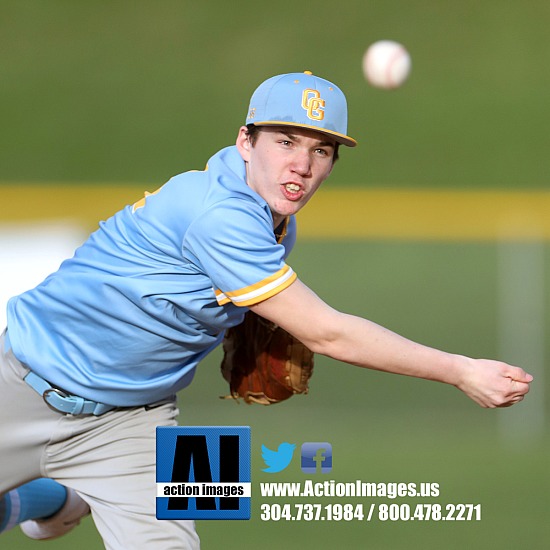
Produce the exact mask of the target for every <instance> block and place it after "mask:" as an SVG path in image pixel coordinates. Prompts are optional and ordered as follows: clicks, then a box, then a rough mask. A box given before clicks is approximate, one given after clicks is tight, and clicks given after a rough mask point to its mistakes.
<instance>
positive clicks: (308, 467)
mask: <svg viewBox="0 0 550 550" xmlns="http://www.w3.org/2000/svg"><path fill="white" fill-rule="evenodd" d="M319 471H320V472H321V473H322V474H328V473H329V472H331V471H332V445H331V444H330V443H326V442H324V443H304V444H303V445H302V472H304V473H305V474H316V473H318V472H319Z"/></svg>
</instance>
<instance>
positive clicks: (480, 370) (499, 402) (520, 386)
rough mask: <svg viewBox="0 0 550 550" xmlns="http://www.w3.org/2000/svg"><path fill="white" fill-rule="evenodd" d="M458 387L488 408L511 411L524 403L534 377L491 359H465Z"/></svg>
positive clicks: (517, 368) (519, 369)
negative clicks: (510, 408) (511, 408)
mask: <svg viewBox="0 0 550 550" xmlns="http://www.w3.org/2000/svg"><path fill="white" fill-rule="evenodd" d="M464 359H465V365H464V370H463V376H462V378H461V380H460V382H459V383H458V384H456V387H457V388H458V389H460V390H462V391H463V392H464V393H465V394H466V395H467V396H468V397H470V399H473V400H474V401H475V402H476V403H478V404H479V405H481V406H482V407H486V408H495V407H510V406H511V405H514V404H516V403H519V402H520V401H522V400H523V398H524V397H525V395H526V394H527V393H528V392H529V384H530V383H531V382H532V381H533V377H532V376H531V375H530V374H528V373H526V372H525V371H524V370H523V369H521V368H519V367H514V366H512V365H508V364H507V363H502V362H500V361H492V360H489V359H470V358H466V357H465V358H464Z"/></svg>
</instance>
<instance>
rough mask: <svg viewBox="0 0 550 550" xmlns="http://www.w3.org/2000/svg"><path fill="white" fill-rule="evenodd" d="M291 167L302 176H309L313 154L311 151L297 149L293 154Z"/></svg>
mask: <svg viewBox="0 0 550 550" xmlns="http://www.w3.org/2000/svg"><path fill="white" fill-rule="evenodd" d="M290 168H291V170H292V171H293V172H295V173H296V174H298V175H300V176H302V177H305V176H309V175H310V173H311V156H310V153H309V151H307V150H300V149H297V150H296V151H295V152H294V154H293V156H292V160H291V165H290Z"/></svg>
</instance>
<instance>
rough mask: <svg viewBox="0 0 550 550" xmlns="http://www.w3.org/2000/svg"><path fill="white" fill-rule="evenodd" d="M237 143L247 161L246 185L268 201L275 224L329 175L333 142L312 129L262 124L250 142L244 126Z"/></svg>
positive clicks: (311, 193) (306, 197)
mask: <svg viewBox="0 0 550 550" xmlns="http://www.w3.org/2000/svg"><path fill="white" fill-rule="evenodd" d="M237 147H238V148H239V151H240V153H241V156H242V157H243V159H244V160H245V162H246V173H247V183H248V185H249V186H250V188H251V189H253V190H254V191H256V193H258V194H259V195H260V196H261V197H262V198H263V199H264V200H265V201H266V202H267V204H268V205H269V208H270V209H271V212H272V214H273V221H274V225H275V226H277V225H279V223H281V221H283V219H284V218H285V217H286V216H289V215H291V214H295V213H296V212H298V210H300V209H301V208H302V207H303V206H304V205H305V204H306V203H307V201H308V200H309V199H310V198H311V197H312V196H313V194H314V193H315V191H317V189H318V188H319V186H320V185H321V183H323V181H325V180H326V179H327V178H328V176H329V175H330V172H331V170H332V166H333V158H334V150H335V142H334V140H332V139H331V138H329V137H326V136H324V135H323V134H320V133H319V132H315V131H312V130H307V129H303V128H297V127H291V126H288V127H285V126H271V127H263V128H262V129H261V131H260V132H259V133H258V136H257V139H256V142H255V143H254V145H252V144H251V143H250V140H249V138H248V135H247V132H246V127H244V126H243V127H242V128H241V129H240V131H239V136H238V138H237Z"/></svg>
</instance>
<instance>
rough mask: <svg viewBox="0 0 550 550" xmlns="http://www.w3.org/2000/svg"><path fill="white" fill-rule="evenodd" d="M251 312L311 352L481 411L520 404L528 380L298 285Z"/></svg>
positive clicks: (502, 365)
mask: <svg viewBox="0 0 550 550" xmlns="http://www.w3.org/2000/svg"><path fill="white" fill-rule="evenodd" d="M251 309H253V310H254V311H255V312H256V313H257V314H258V315H262V316H263V317H266V318H267V319H269V320H271V321H273V322H274V323H277V324H278V325H280V326H281V327H283V328H284V329H285V330H287V331H288V332H290V333H291V334H293V335H294V336H295V337H296V338H298V339H299V340H301V341H302V342H303V343H304V344H306V345H307V346H308V347H309V348H310V349H311V350H312V351H314V352H315V353H320V354H322V355H327V356H329V357H332V358H333V359H337V360H339V361H343V362H346V363H350V364H353V365H357V366H360V367H365V368H370V369H375V370H380V371H385V372H391V373H395V374H403V375H406V376H414V377H417V378H424V379H426V380H435V381H438V382H444V383H447V384H451V385H453V386H456V387H457V388H458V389H460V390H462V391H463V392H464V393H465V394H466V395H467V396H468V397H470V398H471V399H473V400H474V401H475V402H476V403H478V404H479V405H481V406H482V407H491V408H492V407H507V406H510V405H513V404H514V403H517V402H518V401H521V400H522V399H523V398H524V396H525V394H527V392H528V391H529V383H530V382H531V381H532V380H533V377H532V376H531V375H529V374H527V373H526V372H525V371H524V370H523V369H521V368H519V367H514V366H511V365H508V364H506V363H503V362H500V361H491V360H486V359H471V358H469V357H465V356H462V355H456V354H452V353H447V352H444V351H440V350H437V349H434V348H430V347H428V346H424V345H422V344H419V343H417V342H413V341H411V340H408V339H407V338H403V337H402V336H400V335H398V334H396V333H395V332H392V331H390V330H388V329H386V328H384V327H382V326H380V325H377V324H376V323H373V322H371V321H369V320H367V319H363V318H361V317H357V316H355V315H349V314H346V313H342V312H340V311H337V310H335V309H333V308H331V307H330V306H329V305H327V304H326V303H325V302H324V301H323V300H321V299H320V298H319V297H318V296H317V295H316V294H315V293H314V292H312V291H311V290H310V289H309V288H308V287H307V286H306V285H304V284H303V283H302V282H301V281H299V280H297V281H295V282H294V283H293V284H292V285H290V286H289V287H288V288H286V289H285V290H283V291H282V292H280V293H278V294H277V295H275V296H273V297H271V298H269V299H267V300H265V301H264V302H261V303H259V304H256V305H254V306H252V308H251Z"/></svg>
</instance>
